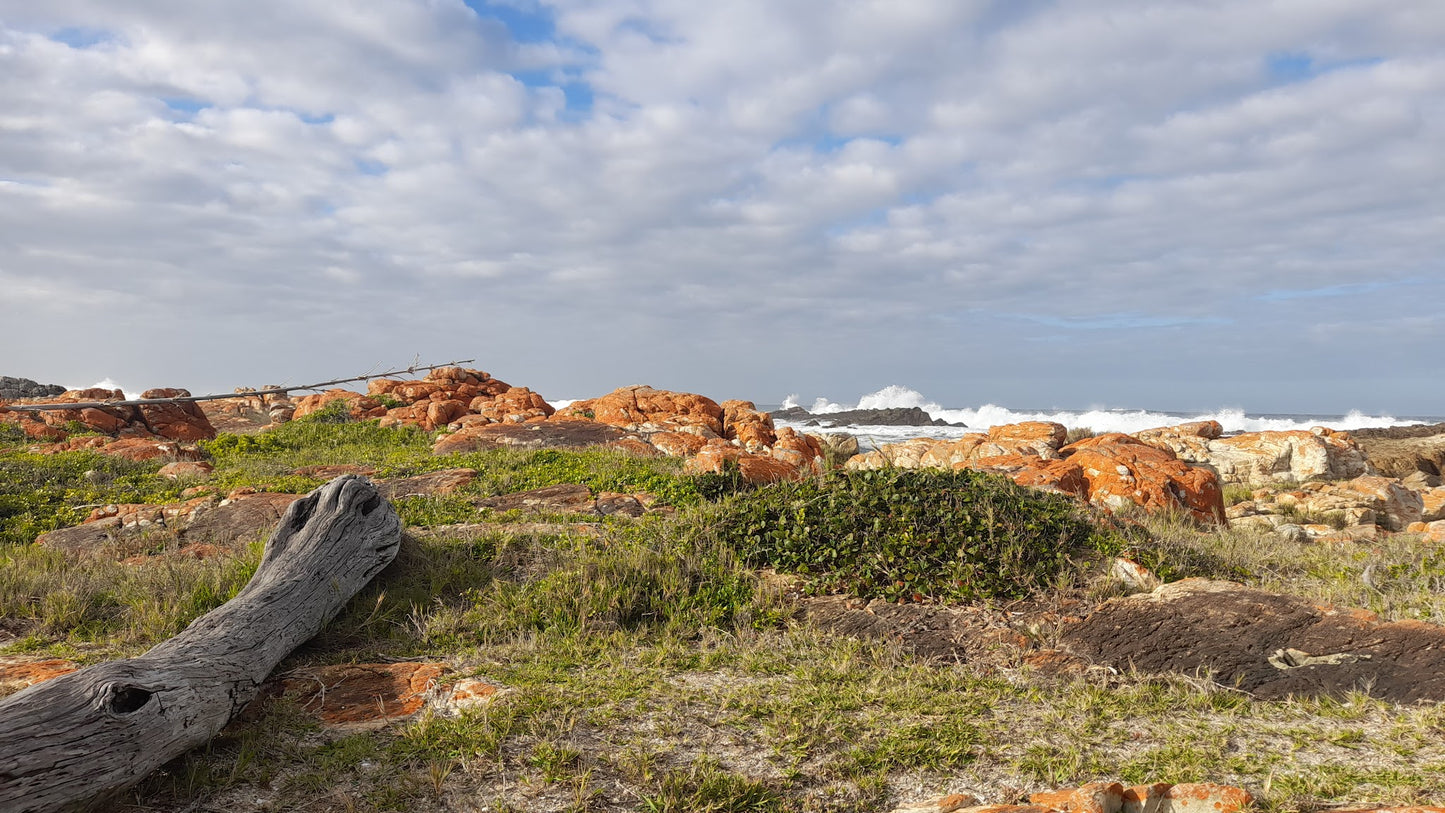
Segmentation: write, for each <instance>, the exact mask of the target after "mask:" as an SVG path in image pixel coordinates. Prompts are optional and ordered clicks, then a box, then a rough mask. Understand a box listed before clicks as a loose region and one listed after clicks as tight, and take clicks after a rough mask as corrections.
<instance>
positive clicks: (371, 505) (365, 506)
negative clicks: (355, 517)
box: [361, 494, 381, 517]
mask: <svg viewBox="0 0 1445 813" xmlns="http://www.w3.org/2000/svg"><path fill="white" fill-rule="evenodd" d="M380 506H381V497H379V496H377V495H375V494H372V495H371V496H370V497H368V498H367V500H366V502H364V503H362V504H361V515H362V516H363V517H369V516H371V512H372V511H375V510H376V509H377V508H379V507H380Z"/></svg>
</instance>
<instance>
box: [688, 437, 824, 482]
mask: <svg viewBox="0 0 1445 813" xmlns="http://www.w3.org/2000/svg"><path fill="white" fill-rule="evenodd" d="M729 462H731V463H735V464H736V465H737V467H738V472H739V474H740V475H741V476H742V478H743V481H744V482H747V483H758V484H762V483H777V482H780V481H783V480H795V479H797V478H798V477H799V476H801V472H800V471H799V470H798V468H797V467H796V466H794V465H792V464H790V463H786V462H784V461H782V460H778V459H776V458H773V457H767V456H764V455H756V454H753V453H751V452H747V451H744V450H743V449H742V448H740V447H737V446H734V445H732V444H731V443H728V442H727V441H725V440H722V439H721V438H714V439H713V440H711V441H708V443H707V445H706V446H704V447H703V448H702V449H700V450H699V451H698V452H697V454H696V455H695V456H694V457H692V458H690V459H688V461H687V462H686V463H684V464H683V467H682V470H683V471H684V472H686V473H688V474H721V473H722V472H723V471H724V469H725V468H726V466H727V464H728V463H729Z"/></svg>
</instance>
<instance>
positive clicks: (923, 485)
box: [717, 469, 1121, 601]
mask: <svg viewBox="0 0 1445 813" xmlns="http://www.w3.org/2000/svg"><path fill="white" fill-rule="evenodd" d="M718 514H719V517H718V522H717V533H718V534H719V535H720V536H721V538H723V539H727V540H730V541H732V542H733V544H735V545H737V546H738V549H739V551H740V552H741V554H742V556H743V557H744V558H745V559H746V560H747V561H748V562H749V563H750V564H753V565H755V566H759V567H775V568H777V569H778V570H780V571H784V572H790V573H798V574H803V575H806V576H809V577H810V578H811V583H812V589H813V590H815V591H818V592H845V593H849V594H852V595H855V596H859V597H863V598H883V599H888V600H898V599H903V600H914V601H921V600H924V599H932V600H944V601H949V600H975V599H992V598H1020V597H1023V596H1026V595H1028V594H1030V593H1032V592H1034V591H1037V590H1039V589H1042V588H1045V587H1047V586H1050V584H1051V583H1053V582H1055V581H1057V580H1059V579H1060V578H1063V577H1065V575H1066V574H1067V573H1069V572H1072V571H1073V568H1072V566H1071V560H1073V559H1075V558H1079V557H1085V558H1088V557H1096V556H1099V555H1101V554H1103V553H1108V552H1113V551H1115V550H1117V549H1118V548H1119V547H1121V543H1120V540H1119V539H1118V537H1117V536H1116V535H1115V534H1114V533H1112V532H1111V531H1108V530H1105V529H1103V528H1101V527H1100V526H1097V525H1095V524H1094V523H1093V522H1091V521H1090V520H1089V519H1088V518H1087V517H1086V516H1084V515H1083V514H1082V513H1081V512H1080V511H1079V509H1078V508H1076V507H1075V506H1074V505H1073V504H1072V503H1070V502H1069V501H1068V500H1067V499H1065V498H1063V497H1061V496H1058V495H1054V494H1047V493H1044V492H1040V491H1035V490H1032V489H1026V488H1022V487H1020V486H1017V485H1015V484H1014V483H1013V482H1011V481H1009V480H1006V479H1004V478H1001V477H997V476H993V475H987V474H982V473H979V472H974V471H968V470H964V471H934V470H921V469H920V470H903V469H879V470H875V471H860V472H834V473H832V474H829V475H827V476H825V477H822V478H816V479H809V480H804V481H801V482H797V483H785V484H779V485H775V486H772V487H769V488H766V489H759V490H757V491H754V492H750V493H746V494H740V495H738V496H736V497H733V498H732V499H730V500H728V501H727V502H725V503H724V504H723V505H722V506H721V508H720V510H719V512H718Z"/></svg>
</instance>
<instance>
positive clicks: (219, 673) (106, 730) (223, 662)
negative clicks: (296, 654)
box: [0, 475, 401, 813]
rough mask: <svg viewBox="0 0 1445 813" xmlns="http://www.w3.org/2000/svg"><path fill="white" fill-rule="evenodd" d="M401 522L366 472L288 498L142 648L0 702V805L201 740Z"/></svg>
mask: <svg viewBox="0 0 1445 813" xmlns="http://www.w3.org/2000/svg"><path fill="white" fill-rule="evenodd" d="M400 542H401V521H400V520H399V519H398V518H397V516H396V512H395V511H393V510H392V508H391V505H390V504H389V503H387V502H386V501H385V500H383V499H382V498H381V496H380V495H378V494H377V491H376V488H375V487H374V486H373V485H372V484H371V482H370V481H368V480H365V479H363V478H360V477H356V476H354V475H347V476H345V477H340V478H337V479H336V480H333V481H331V482H330V483H328V484H326V485H324V486H322V487H321V488H318V489H316V490H315V491H313V492H311V493H310V494H309V495H307V496H306V497H305V498H303V499H300V500H297V501H296V502H294V503H292V504H291V506H290V508H288V509H287V510H286V514H285V515H284V516H283V517H282V518H281V523H280V524H279V525H278V526H277V527H276V531H275V532H274V533H273V534H272V535H271V538H270V540H269V541H267V543H266V550H265V553H264V554H263V555H262V558H261V564H260V566H259V567H258V568H257V570H256V574H255V576H253V577H252V578H251V581H250V582H249V583H248V584H247V585H246V587H245V588H244V589H242V590H241V592H240V593H239V594H237V595H236V597H235V598H233V599H231V600H230V601H228V602H226V603H225V604H223V605H222V606H220V607H218V608H216V609H215V610H212V611H211V612H209V613H207V614H206V615H204V616H201V617H200V618H198V619H196V620H195V621H194V622H192V623H191V625H190V626H189V627H187V628H186V629H185V630H184V631H182V632H181V633H180V634H179V635H177V636H176V637H174V638H171V639H170V640H168V641H166V642H164V643H162V644H160V645H158V646H156V647H155V648H154V649H152V650H151V651H149V652H147V653H145V654H144V655H141V656H140V657H138V658H128V659H125V660H119V661H111V662H109V663H103V664H97V665H95V666H91V667H88V668H85V669H82V670H80V671H78V672H72V673H71V674H69V675H64V676H61V677H58V678H55V679H53V680H49V681H46V682H45V683H40V684H37V685H35V686H32V687H30V688H29V689H25V690H24V691H21V692H19V693H17V694H14V695H12V696H10V697H8V698H6V699H4V700H0V810H5V811H11V813H35V812H37V811H50V810H60V809H65V808H69V807H73V806H76V805H85V804H88V803H92V802H94V801H96V800H99V799H104V798H106V797H107V796H109V795H111V794H114V793H116V792H118V791H121V790H124V789H126V788H128V787H130V786H132V785H134V784H136V783H137V782H139V781H140V780H141V779H144V778H145V777H146V776H147V775H148V774H150V773H151V772H152V771H154V770H155V769H156V768H159V767H160V766H161V765H164V764H165V763H166V762H168V761H170V760H172V759H174V758H176V757H177V756H180V755H181V754H183V753H185V752H186V751H188V750H190V749H192V748H195V747H196V746H198V745H203V744H204V743H205V742H206V741H208V740H209V739H211V737H213V736H215V734H216V733H217V732H218V731H220V730H221V728H222V727H223V726H225V725H226V723H227V722H228V721H230V719H231V718H232V717H233V716H235V715H236V714H237V713H238V712H239V711H240V710H241V709H242V708H244V707H245V705H246V704H247V703H248V702H250V700H251V699H252V698H254V697H255V696H256V692H257V690H258V688H259V687H260V685H261V681H263V680H265V678H266V676H267V675H268V674H270V673H271V670H272V669H274V668H275V667H276V664H278V663H280V661H281V659H282V658H284V657H286V655H288V654H289V653H290V652H291V650H293V649H295V648H296V647H297V646H299V645H300V644H302V643H303V642H305V641H306V640H307V639H309V638H311V637H312V636H314V635H316V634H317V633H318V632H320V631H321V628H322V626H324V625H325V624H326V622H327V621H329V620H330V619H331V618H332V617H333V616H335V615H336V613H337V612H339V611H340V610H341V608H342V607H343V606H344V605H345V604H346V602H347V601H348V600H350V599H351V597H352V596H354V595H356V593H357V592H358V591H359V590H361V588H362V587H364V586H365V585H366V583H367V582H369V581H371V578H372V577H373V576H375V575H376V574H377V573H379V572H381V570H382V569H383V568H385V567H386V566H387V565H388V564H390V562H391V561H392V559H393V558H395V557H396V551H397V547H398V545H399V544H400Z"/></svg>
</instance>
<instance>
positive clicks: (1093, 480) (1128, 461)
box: [1062, 433, 1226, 524]
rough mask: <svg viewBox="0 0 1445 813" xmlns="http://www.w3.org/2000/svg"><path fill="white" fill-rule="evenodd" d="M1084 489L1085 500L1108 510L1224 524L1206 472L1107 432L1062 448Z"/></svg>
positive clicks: (1216, 483) (1216, 490)
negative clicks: (1178, 514) (1174, 513)
mask: <svg viewBox="0 0 1445 813" xmlns="http://www.w3.org/2000/svg"><path fill="white" fill-rule="evenodd" d="M1062 452H1063V454H1064V456H1065V459H1067V460H1068V461H1069V462H1071V463H1073V464H1074V465H1077V466H1078V467H1079V468H1080V469H1081V470H1082V471H1083V474H1084V479H1085V480H1086V481H1087V482H1088V484H1089V501H1090V502H1091V503H1094V504H1095V505H1099V506H1101V507H1104V508H1108V509H1110V510H1118V509H1120V508H1123V507H1125V506H1127V505H1131V504H1132V505H1138V506H1141V507H1143V508H1144V509H1145V510H1146V511H1169V510H1177V509H1182V510H1184V511H1186V512H1188V513H1189V514H1190V515H1191V516H1193V517H1194V518H1196V519H1198V520H1200V521H1202V522H1212V523H1218V524H1226V520H1225V515H1224V497H1223V494H1222V492H1221V491H1220V488H1219V480H1218V478H1216V477H1215V475H1214V473H1213V472H1212V471H1209V470H1208V469H1204V468H1197V467H1194V466H1190V465H1188V464H1187V463H1184V462H1182V461H1180V460H1178V459H1177V458H1175V457H1174V455H1173V454H1171V453H1169V452H1167V451H1165V450H1163V449H1159V448H1156V447H1153V446H1149V445H1147V444H1145V443H1143V442H1141V441H1139V440H1136V439H1135V438H1132V437H1130V436H1128V435H1124V434H1119V433H1109V434H1104V435H1099V436H1096V437H1092V438H1086V439H1084V440H1081V441H1078V442H1077V443H1072V444H1070V445H1068V446H1065V447H1064V448H1063V450H1062Z"/></svg>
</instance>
